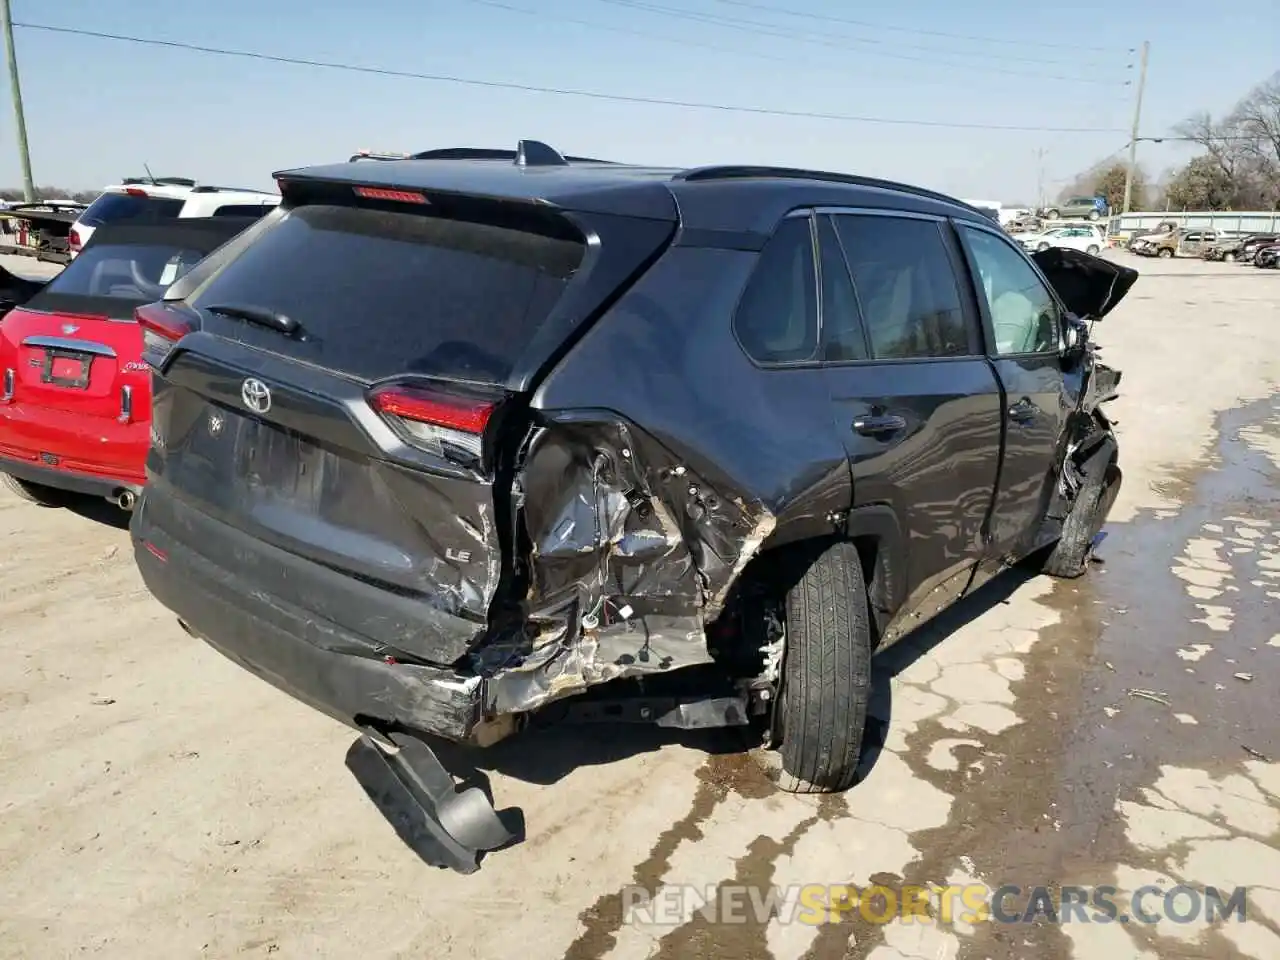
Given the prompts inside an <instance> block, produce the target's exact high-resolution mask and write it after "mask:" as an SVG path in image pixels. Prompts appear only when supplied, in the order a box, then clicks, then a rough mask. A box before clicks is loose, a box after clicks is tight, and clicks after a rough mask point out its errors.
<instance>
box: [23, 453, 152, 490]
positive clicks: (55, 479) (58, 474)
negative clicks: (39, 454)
mask: <svg viewBox="0 0 1280 960" xmlns="http://www.w3.org/2000/svg"><path fill="white" fill-rule="evenodd" d="M0 473H7V474H9V475H10V476H12V477H17V478H18V479H19V480H25V481H27V482H28V483H39V484H42V485H43V486H46V487H53V488H54V489H56V490H69V491H70V492H71V493H82V494H85V495H86V496H90V497H106V498H108V499H109V498H111V497H114V496H115V495H116V494H117V493H119V492H120V490H121V489H124V490H129V491H132V492H133V493H134V494H135V495H136V494H138V493H140V492H141V491H142V484H141V483H138V482H136V481H134V480H132V479H128V478H123V477H121V478H109V477H104V476H101V475H98V474H89V473H80V472H79V471H76V470H66V469H63V468H62V467H60V466H47V465H45V464H44V463H43V462H42V461H41V462H33V461H31V460H18V459H16V458H13V457H6V456H0Z"/></svg>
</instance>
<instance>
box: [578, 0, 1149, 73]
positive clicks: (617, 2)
mask: <svg viewBox="0 0 1280 960" xmlns="http://www.w3.org/2000/svg"><path fill="white" fill-rule="evenodd" d="M597 2H598V3H608V4H612V5H614V6H618V7H625V8H629V9H632V10H643V11H646V12H649V13H657V14H662V15H664V16H668V17H676V18H678V19H681V20H690V21H693V22H694V23H707V24H711V25H713V26H718V27H727V28H728V29H730V30H739V31H743V32H745V33H750V34H755V35H757V36H762V37H775V38H779V39H782V40H794V41H799V42H801V43H809V44H815V45H817V46H823V47H832V48H834V49H836V50H841V51H843V52H844V53H846V54H847V53H849V52H850V51H849V47H848V44H850V43H863V44H871V45H872V46H875V45H878V44H879V43H880V42H881V41H878V40H866V39H861V40H860V39H857V38H854V37H842V38H841V39H840V40H839V41H837V40H833V39H830V38H829V37H818V36H814V35H813V34H803V33H797V32H795V31H794V30H788V29H787V28H786V27H780V26H778V25H777V24H772V23H761V22H760V21H758V20H743V19H740V18H730V17H722V16H718V15H716V14H709V13H701V12H697V11H691V10H681V9H679V8H677V7H667V6H662V5H660V4H655V3H645V2H642V0H597ZM927 49H933V48H927ZM866 53H867V54H868V55H869V56H878V57H888V58H889V59H892V60H906V61H910V62H912V63H926V64H929V65H931V66H934V67H948V68H950V69H953V70H977V71H982V72H986V73H998V74H1003V75H1004V76H1010V77H1023V78H1034V79H1037V80H1058V81H1064V82H1068V83H1095V84H1102V85H1104V86H1127V85H1128V83H1129V81H1127V80H1123V81H1120V80H1114V79H1103V78H1099V77H1083V76H1078V75H1076V76H1063V75H1061V74H1050V73H1030V72H1028V71H1026V70H1007V69H1005V68H1003V67H997V66H990V65H988V64H985V63H982V64H978V63H959V62H956V61H954V60H939V59H937V58H936V57H922V56H914V55H911V54H905V53H890V52H887V51H882V50H876V51H870V50H869V51H866ZM959 55H960V56H981V54H978V53H968V52H961V53H959Z"/></svg>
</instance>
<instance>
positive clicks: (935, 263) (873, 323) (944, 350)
mask: <svg viewBox="0 0 1280 960" xmlns="http://www.w3.org/2000/svg"><path fill="white" fill-rule="evenodd" d="M835 221H836V232H837V233H838V234H839V236H840V243H841V245H842V246H843V247H844V254H845V259H846V260H847V261H848V263H849V269H850V271H851V272H852V273H853V286H854V289H855V290H856V291H857V294H858V302H859V304H860V305H861V307H862V317H863V320H864V322H865V323H866V325H867V333H868V334H869V336H870V339H871V353H872V356H873V357H875V359H877V360H899V359H907V358H912V357H964V356H969V355H971V354H972V353H973V350H972V349H971V345H970V340H969V328H968V325H967V324H966V322H965V317H964V312H963V310H962V309H961V306H960V293H959V290H958V288H957V286H956V277H955V273H954V272H953V271H952V269H951V260H950V258H949V257H948V256H947V248H946V246H945V245H944V243H943V239H942V233H941V232H940V230H939V228H938V224H937V223H936V222H935V221H933V220H916V219H909V218H906V217H881V216H859V215H857V214H840V215H839V216H837V217H835Z"/></svg>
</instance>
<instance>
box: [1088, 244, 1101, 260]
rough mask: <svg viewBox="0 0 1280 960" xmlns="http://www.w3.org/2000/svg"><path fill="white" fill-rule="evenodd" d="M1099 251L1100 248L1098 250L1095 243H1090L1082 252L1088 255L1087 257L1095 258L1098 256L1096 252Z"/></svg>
mask: <svg viewBox="0 0 1280 960" xmlns="http://www.w3.org/2000/svg"><path fill="white" fill-rule="evenodd" d="M1099 249H1100V248H1099V246H1098V245H1097V244H1096V243H1091V244H1089V246H1087V247H1086V248H1085V251H1084V252H1085V253H1087V254H1089V256H1091V257H1096V256H1097V255H1098V251H1099Z"/></svg>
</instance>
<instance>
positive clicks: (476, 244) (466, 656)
mask: <svg viewBox="0 0 1280 960" xmlns="http://www.w3.org/2000/svg"><path fill="white" fill-rule="evenodd" d="M535 173H536V175H534V174H535ZM276 181H277V183H279V185H280V188H281V191H282V197H283V200H282V203H281V206H280V208H279V209H277V210H276V211H273V212H272V213H269V214H267V215H266V216H265V217H264V218H263V219H262V220H260V221H259V222H258V223H256V224H255V225H254V226H253V227H250V228H249V230H247V231H246V232H245V233H243V234H241V235H240V236H239V237H238V238H236V239H235V240H233V241H232V242H230V243H228V244H225V245H223V246H222V247H221V248H220V249H219V250H217V251H215V252H214V253H213V254H212V255H210V256H209V257H207V258H205V259H204V260H202V261H201V262H200V263H199V264H197V265H196V266H195V267H194V268H193V269H192V270H191V272H190V273H187V274H186V275H185V276H183V277H182V278H180V279H179V280H177V281H176V283H174V284H173V286H171V287H169V288H168V290H167V291H166V293H165V295H164V299H163V300H162V301H160V302H158V303H155V304H148V305H146V306H143V307H140V308H139V309H138V311H137V318H138V321H139V323H140V324H141V326H142V330H143V335H144V339H145V343H146V348H145V350H144V358H145V360H146V361H147V363H148V364H150V366H151V368H152V370H153V375H154V379H153V390H154V419H153V429H152V432H151V437H152V444H151V450H150V452H149V454H148V457H147V486H146V488H145V491H144V493H143V495H142V497H141V498H140V500H139V502H138V506H137V509H136V512H135V514H134V516H133V521H132V538H133V545H134V556H135V558H136V561H137V564H138V567H139V569H140V570H141V573H142V577H143V579H144V580H145V582H146V584H147V586H148V588H149V589H150V590H151V592H152V593H153V594H154V595H155V596H156V597H157V598H158V599H159V600H160V602H161V603H163V604H164V605H165V606H167V607H168V608H169V609H170V610H172V611H173V612H174V613H175V614H176V615H177V616H178V617H179V618H180V620H181V622H182V623H183V625H184V626H185V628H186V629H187V631H188V632H189V633H190V634H192V635H193V636H196V637H199V638H202V639H204V640H205V641H207V642H208V643H209V644H210V645H212V646H213V647H215V648H217V649H218V650H220V651H222V652H223V653H225V654H226V655H227V656H228V657H230V658H231V659H232V660H234V661H235V662H237V663H239V664H240V665H242V666H243V667H245V668H247V669H248V670H249V671H252V672H253V673H255V674H257V675H259V676H260V677H262V678H264V679H266V680H268V681H270V682H271V683H274V684H276V685H277V686H279V687H281V688H283V689H284V690H286V691H288V692H290V693H291V694H293V695H294V696H296V697H298V698H299V699H301V700H303V701H304V702H307V703H309V704H311V705H313V706H315V707H317V708H319V709H321V710H323V711H325V712H326V713H328V714H329V715H331V716H333V717H334V718H336V719H338V720H341V721H342V722H344V723H346V724H348V725H350V726H352V727H353V728H355V729H357V730H359V731H360V733H361V734H362V735H363V739H362V740H360V741H357V744H356V745H355V746H354V747H353V751H354V752H353V753H351V754H349V755H348V763H349V764H350V765H351V767H352V769H353V771H355V772H357V776H358V778H359V779H360V782H361V783H362V784H364V785H365V789H366V790H367V792H368V793H369V795H370V797H371V798H375V800H376V801H377V802H378V803H379V805H380V806H382V808H383V809H384V811H385V810H387V809H394V810H395V811H396V813H395V816H396V817H397V818H398V819H397V822H399V823H402V824H404V823H406V822H407V823H409V827H408V834H406V833H402V834H401V835H402V836H406V835H413V836H416V837H419V838H420V839H421V842H422V848H420V849H419V853H420V854H422V855H423V856H425V857H426V858H427V859H429V860H431V861H432V862H437V863H441V864H446V865H448V866H451V867H453V868H455V869H458V870H462V871H466V872H470V871H472V870H475V869H476V868H477V866H478V856H479V854H480V852H481V851H484V850H492V849H495V848H497V847H499V846H502V845H504V844H505V843H508V842H510V840H511V839H512V838H511V836H510V834H508V833H507V831H506V829H505V827H504V826H503V824H502V822H501V821H500V820H499V819H498V818H497V816H496V813H495V811H494V810H493V808H492V806H491V805H490V801H489V800H488V799H487V798H486V797H485V796H484V794H483V793H482V792H481V791H480V790H479V789H477V788H474V787H473V788H470V789H467V790H465V791H463V792H458V791H457V790H456V789H455V784H454V781H453V779H452V777H451V776H450V775H449V773H448V771H447V770H446V769H445V767H444V766H443V764H442V761H441V759H440V758H439V757H437V756H436V754H435V752H434V751H433V749H432V746H431V744H432V740H431V738H432V737H436V738H445V739H447V740H452V741H455V743H458V744H463V745H467V746H469V747H472V748H482V747H483V746H485V745H487V744H490V743H492V742H494V741H495V740H498V739H501V738H503V737H507V736H511V735H515V734H517V731H519V730H520V729H522V728H523V727H524V726H525V725H526V724H529V723H535V722H536V723H544V722H551V721H552V720H556V721H560V722H563V721H564V720H566V719H568V718H577V719H588V720H589V719H591V718H593V717H594V718H597V719H598V718H601V717H603V718H613V719H616V720H631V721H634V722H637V723H653V724H659V725H662V726H666V727H678V728H686V729H687V728H702V727H714V726H739V727H746V728H749V729H754V730H755V732H756V733H757V735H758V736H759V738H760V741H761V742H762V743H763V744H764V746H765V747H766V750H765V751H764V754H763V756H764V758H766V759H767V760H768V767H769V769H770V771H771V773H772V774H773V775H774V776H775V777H776V778H777V780H778V782H779V783H780V785H781V786H782V787H783V788H784V789H788V790H792V791H797V792H806V793H809V792H823V791H836V790H843V789H845V788H847V787H849V786H850V785H851V784H852V783H853V781H854V779H855V774H856V771H857V769H858V764H859V756H860V750H861V747H862V736H863V729H864V724H865V722H866V718H867V704H868V702H869V699H870V697H871V657H872V654H873V653H877V652H879V651H882V650H885V649H887V648H888V647H890V646H891V645H892V644H893V643H895V642H896V641H897V640H898V639H899V638H901V637H902V636H904V635H906V634H907V633H909V632H910V631H911V630H913V629H914V628H916V627H917V626H919V625H920V624H922V623H924V622H926V621H927V620H929V619H930V618H932V617H933V616H935V615H936V614H938V613H939V612H940V611H942V610H944V609H946V608H947V607H948V606H950V605H952V604H953V603H955V602H956V600H958V599H959V598H960V597H962V596H964V595H967V594H971V593H973V591H974V590H975V589H976V588H977V587H978V586H979V585H980V584H982V583H984V582H986V581H987V580H989V579H990V578H991V577H993V576H995V575H996V574H997V573H998V572H1000V571H1001V570H1003V569H1006V568H1007V567H1008V566H1009V565H1010V564H1012V563H1014V562H1016V561H1019V560H1021V559H1023V558H1033V560H1034V562H1035V563H1036V564H1037V565H1038V566H1039V567H1040V569H1042V570H1044V571H1045V572H1047V573H1049V574H1051V575H1055V576H1064V577H1075V576H1079V575H1081V574H1082V573H1083V572H1084V571H1085V570H1086V569H1087V568H1088V566H1089V560H1090V554H1091V551H1092V549H1093V547H1094V545H1095V543H1096V542H1097V540H1098V538H1099V536H1100V531H1101V528H1102V526H1103V523H1104V522H1105V520H1106V518H1107V514H1108V511H1109V510H1110V507H1111V503H1112V502H1113V500H1114V498H1115V496H1116V493H1117V491H1118V490H1119V487H1120V482H1121V475H1120V467H1119V465H1118V446H1117V442H1116V437H1115V435H1114V433H1113V431H1112V427H1111V423H1110V421H1109V420H1108V418H1107V416H1106V414H1105V413H1104V412H1103V410H1102V405H1103V403H1104V402H1105V401H1106V400H1109V399H1110V398H1111V397H1113V396H1115V390H1116V384H1117V382H1118V380H1119V373H1118V372H1117V371H1115V370H1112V369H1110V368H1108V367H1107V366H1105V365H1104V364H1102V363H1100V362H1098V359H1097V357H1096V353H1095V346H1094V343H1093V340H1092V338H1091V337H1090V334H1089V330H1090V323H1091V321H1093V320H1097V319H1100V318H1102V317H1105V316H1106V315H1107V314H1108V313H1109V312H1110V311H1111V310H1112V309H1113V308H1114V307H1115V305H1116V303H1117V302H1119V301H1120V300H1121V298H1123V297H1124V295H1125V294H1126V293H1127V292H1128V290H1129V289H1130V287H1131V286H1132V284H1133V283H1134V281H1135V280H1136V278H1137V271H1135V270H1133V269H1131V268H1128V267H1124V266H1121V265H1119V264H1115V263H1111V262H1108V261H1106V260H1104V259H1100V258H1097V257H1092V256H1089V255H1088V254H1087V253H1084V252H1081V251H1077V250H1071V249H1064V248H1058V247H1053V248H1050V249H1048V250H1045V251H1043V252H1041V253H1036V254H1034V255H1029V254H1028V253H1026V252H1025V251H1023V250H1022V249H1021V248H1020V246H1019V245H1018V243H1017V242H1015V241H1014V240H1012V239H1010V238H1009V237H1008V236H1007V235H1006V234H1005V233H1004V231H1003V230H1001V229H1000V227H999V226H998V225H997V224H995V223H993V222H992V221H991V219H990V218H989V217H987V216H984V215H983V214H982V213H981V212H980V211H978V210H976V209H975V208H973V207H970V206H968V205H966V204H963V203H961V202H959V201H957V200H954V199H952V198H950V197H946V196H943V195H941V194H938V193H935V192H933V191H929V190H925V189H921V188H918V187H911V186H907V185H904V184H900V183H892V182H888V181H884V180H874V179H870V178H865V177H856V176H849V175H845V174H838V173H824V172H819V171H805V170H795V169H778V168H769V167H756V166H718V167H703V168H695V169H688V170H682V169H655V168H652V167H646V166H635V165H629V164H624V163H601V162H597V161H578V160H575V159H573V158H567V157H564V156H562V155H561V154H559V153H558V152H556V151H555V150H553V149H552V148H551V147H549V146H547V145H546V144H542V143H537V142H533V141H524V142H521V144H520V145H519V147H518V148H517V149H516V150H514V151H513V150H506V151H500V150H444V151H430V152H427V153H423V154H418V155H415V156H414V157H412V158H409V159H405V160H385V161H379V162H376V163H340V164H332V165H328V166H323V167H311V168H304V169H298V170H291V171H287V172H281V173H278V174H276ZM424 291H429V292H430V295H429V296H424V293H423V292H424ZM639 681H643V683H640V682H639ZM668 681H669V683H668ZM266 733H267V732H266V731H264V735H266ZM455 755H457V754H456V751H455ZM388 797H390V798H394V801H395V802H394V803H393V804H391V805H390V806H389V807H388V806H383V804H384V802H385V801H386V799H387V798H388ZM548 809H550V808H548ZM406 811H407V812H406ZM406 817H407V818H408V820H405V819H404V818H406ZM300 829H305V825H302V826H300ZM538 829H539V830H545V829H546V825H540V826H539V827H538Z"/></svg>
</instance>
